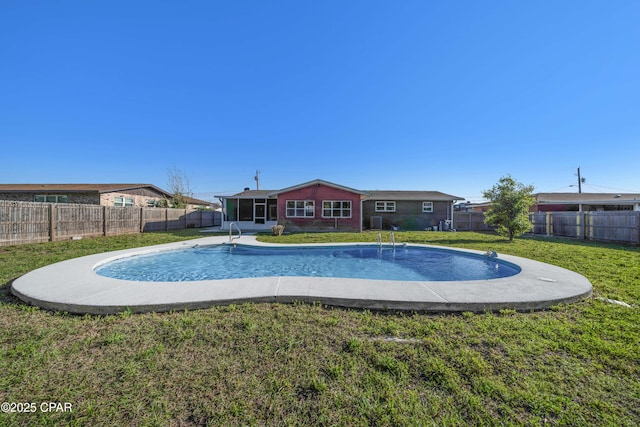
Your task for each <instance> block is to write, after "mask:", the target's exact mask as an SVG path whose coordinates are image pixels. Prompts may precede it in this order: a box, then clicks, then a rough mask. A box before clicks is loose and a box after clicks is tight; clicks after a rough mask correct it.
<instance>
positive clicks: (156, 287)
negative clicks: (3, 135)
mask: <svg viewBox="0 0 640 427" xmlns="http://www.w3.org/2000/svg"><path fill="white" fill-rule="evenodd" d="M242 239H243V242H239V243H240V244H242V245H250V246H272V247H282V246H283V244H278V243H266V242H259V241H257V240H256V238H255V236H243V237H242ZM247 240H248V241H250V242H251V243H247V242H246V241H247ZM227 242H228V237H226V236H211V237H204V238H199V239H194V240H188V241H183V242H175V243H168V244H162V245H154V246H147V247H139V248H134V249H124V250H119V251H113V252H105V253H101V254H94V255H87V256H84V257H80V258H73V259H70V260H66V261H61V262H59V263H55V264H51V265H48V266H45V267H41V268H39V269H36V270H33V271H31V272H29V273H26V274H24V275H23V276H21V277H19V278H17V279H15V280H14V281H13V282H12V283H11V292H12V293H13V294H14V295H15V296H16V297H18V298H19V299H21V300H22V301H24V302H27V303H29V304H32V305H36V306H39V307H41V308H44V309H48V310H56V311H65V312H69V313H77V314H116V313H121V312H125V311H130V312H133V313H144V312H164V311H171V310H185V309H188V310H192V309H202V308H207V307H212V306H216V305H229V304H240V303H244V302H281V303H292V302H296V301H298V302H309V303H312V302H318V303H322V304H327V305H332V306H339V307H350V308H360V309H372V310H408V311H420V312H464V311H471V312H483V311H497V310H501V309H515V310H518V311H529V310H542V309H548V308H550V307H552V306H554V305H558V304H561V303H565V304H568V303H574V302H577V301H580V300H583V299H586V298H588V297H589V296H591V294H592V290H593V288H592V285H591V283H590V282H589V280H588V279H586V278H585V277H584V276H582V275H580V274H579V273H576V272H573V271H570V270H567V269H564V268H561V267H557V266H554V265H551V264H546V263H542V262H539V261H534V260H530V259H527V258H521V257H515V256H512V255H503V254H498V256H499V258H500V259H501V260H503V261H507V262H511V263H514V264H516V265H517V266H519V267H520V269H521V271H520V273H518V274H516V275H514V276H510V277H506V278H500V279H491V280H474V281H456V282H447V281H441V282H426V281H425V282H405V281H385V280H367V279H344V278H326V277H298V276H277V277H262V278H249V279H223V280H207V281H198V282H135V281H126V280H120V279H111V278H107V277H104V276H99V275H98V274H96V273H95V272H94V271H93V269H94V267H95V266H96V265H98V264H103V263H105V262H108V261H110V260H113V259H118V258H122V257H127V256H131V255H134V254H143V253H154V252H160V251H165V250H172V249H180V248H188V247H195V246H204V245H216V244H224V243H227ZM353 245H367V246H371V245H372V244H371V242H368V243H365V242H345V243H313V244H302V245H298V246H307V247H308V246H315V247H320V246H353ZM286 246H291V245H290V244H287V245H286ZM409 246H414V247H429V248H437V249H446V250H452V251H457V252H463V253H464V252H466V253H471V254H476V255H482V254H483V252H482V251H477V250H472V249H462V248H453V247H446V246H436V245H424V244H410V245H409ZM385 247H389V245H388V244H387V245H385ZM390 285H392V286H390ZM397 286H403V290H404V294H405V296H398V294H399V293H398V292H397ZM123 294H124V295H123ZM407 295H408V296H407Z"/></svg>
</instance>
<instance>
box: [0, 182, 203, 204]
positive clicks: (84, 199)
mask: <svg viewBox="0 0 640 427" xmlns="http://www.w3.org/2000/svg"><path fill="white" fill-rule="evenodd" d="M172 198H173V195H172V194H171V193H169V192H167V191H165V190H163V189H161V188H159V187H156V186H155V185H151V184H0V200H10V201H22V202H43V203H77V204H88V205H101V206H121V207H127V206H138V207H157V206H163V205H166V203H167V201H170V200H171V199H172ZM187 203H188V208H192V209H195V208H201V207H210V206H211V203H210V202H206V201H204V200H198V199H194V198H192V197H187Z"/></svg>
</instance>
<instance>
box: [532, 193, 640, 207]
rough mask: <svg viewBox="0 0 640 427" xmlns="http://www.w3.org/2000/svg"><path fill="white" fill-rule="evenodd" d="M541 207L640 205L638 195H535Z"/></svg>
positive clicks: (639, 195) (639, 196)
mask: <svg viewBox="0 0 640 427" xmlns="http://www.w3.org/2000/svg"><path fill="white" fill-rule="evenodd" d="M535 196H536V201H537V203H538V204H540V205H544V204H577V203H585V204H600V205H621V204H628V203H640V194H638V193H538V194H536V195H535Z"/></svg>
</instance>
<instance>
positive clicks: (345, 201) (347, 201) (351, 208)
mask: <svg viewBox="0 0 640 427" xmlns="http://www.w3.org/2000/svg"><path fill="white" fill-rule="evenodd" d="M325 203H331V207H330V208H325V207H324V204H325ZM334 203H339V204H340V207H338V208H335V207H333V204H334ZM344 203H349V207H348V208H345V207H343V204H344ZM325 210H329V211H331V215H325V214H324V211H325ZM334 210H339V211H340V216H334V215H333V211H334ZM345 211H348V212H349V215H348V216H344V215H343V213H344V212H345ZM352 216H353V203H352V202H351V200H323V201H322V218H351V217H352Z"/></svg>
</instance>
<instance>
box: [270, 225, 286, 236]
mask: <svg viewBox="0 0 640 427" xmlns="http://www.w3.org/2000/svg"><path fill="white" fill-rule="evenodd" d="M282 233H284V225H280V224H278V225H274V226H272V227H271V234H272V235H273V236H282Z"/></svg>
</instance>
